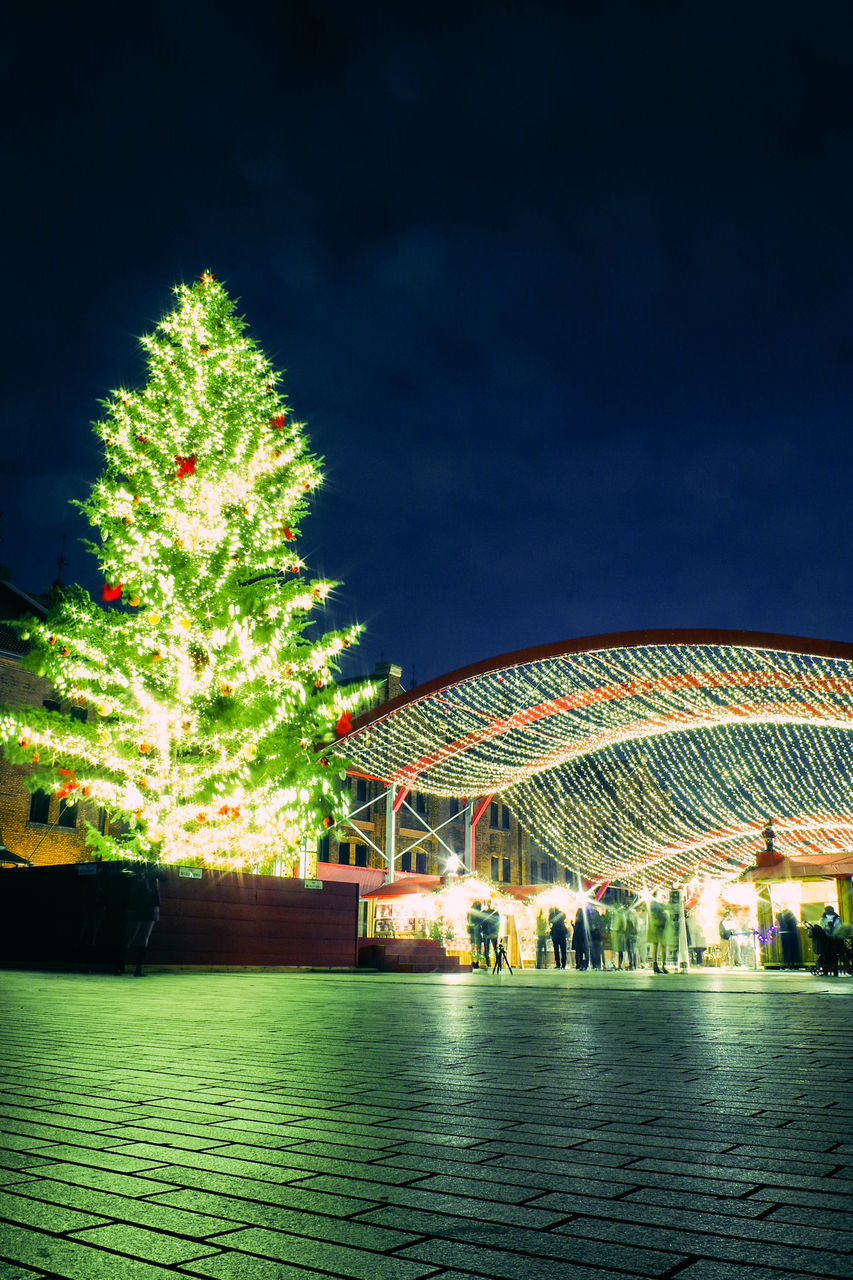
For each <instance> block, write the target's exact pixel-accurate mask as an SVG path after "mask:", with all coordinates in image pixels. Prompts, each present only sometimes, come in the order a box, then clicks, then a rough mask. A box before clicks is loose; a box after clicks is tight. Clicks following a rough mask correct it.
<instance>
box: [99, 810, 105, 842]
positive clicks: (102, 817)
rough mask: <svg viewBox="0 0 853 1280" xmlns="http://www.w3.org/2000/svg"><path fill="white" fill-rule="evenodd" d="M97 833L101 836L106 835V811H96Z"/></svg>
mask: <svg viewBox="0 0 853 1280" xmlns="http://www.w3.org/2000/svg"><path fill="white" fill-rule="evenodd" d="M98 831H99V832H100V834H101V835H102V836H105V835H106V834H107V811H106V809H99V810H98Z"/></svg>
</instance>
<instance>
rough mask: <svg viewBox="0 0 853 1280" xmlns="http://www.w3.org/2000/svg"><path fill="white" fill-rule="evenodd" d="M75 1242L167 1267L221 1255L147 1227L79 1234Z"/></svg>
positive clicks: (112, 1226)
mask: <svg viewBox="0 0 853 1280" xmlns="http://www.w3.org/2000/svg"><path fill="white" fill-rule="evenodd" d="M71 1238H72V1239H74V1240H84V1241H86V1243H87V1244H94V1245H97V1246H98V1247H99V1248H101V1249H114V1250H115V1252H116V1253H126V1254H128V1255H130V1257H132V1258H143V1259H145V1260H146V1261H148V1260H150V1261H152V1262H162V1263H164V1265H166V1266H169V1265H171V1264H172V1263H175V1262H187V1261H189V1260H190V1259H191V1258H206V1257H210V1255H211V1254H214V1253H218V1252H219V1250H218V1249H216V1248H212V1247H210V1246H209V1245H203V1244H199V1243H198V1242H197V1241H194V1240H183V1239H181V1238H180V1237H179V1236H172V1235H166V1234H165V1233H164V1232H163V1231H149V1230H147V1229H146V1228H145V1227H136V1226H130V1225H129V1224H128V1223H124V1222H113V1223H110V1224H109V1225H108V1226H104V1227H92V1228H90V1229H89V1230H86V1231H75V1232H74V1234H73V1236H72V1237H71ZM119 1265H120V1266H121V1265H123V1264H119Z"/></svg>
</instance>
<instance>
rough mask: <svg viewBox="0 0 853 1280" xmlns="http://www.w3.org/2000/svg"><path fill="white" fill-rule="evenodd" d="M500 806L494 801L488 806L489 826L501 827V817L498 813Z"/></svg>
mask: <svg viewBox="0 0 853 1280" xmlns="http://www.w3.org/2000/svg"><path fill="white" fill-rule="evenodd" d="M499 809H500V805H499V804H495V803H494V801H493V802H492V803H491V804H490V805H489V826H490V827H499V826H500V825H501V815H500V813H499Z"/></svg>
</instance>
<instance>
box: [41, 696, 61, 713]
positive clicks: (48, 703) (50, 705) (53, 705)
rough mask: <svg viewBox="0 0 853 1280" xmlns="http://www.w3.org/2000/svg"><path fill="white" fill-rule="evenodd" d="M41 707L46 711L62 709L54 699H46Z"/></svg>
mask: <svg viewBox="0 0 853 1280" xmlns="http://www.w3.org/2000/svg"><path fill="white" fill-rule="evenodd" d="M41 705H42V706H43V707H44V709H45V711H59V709H60V708H59V703H58V702H56V701H55V700H54V699H53V698H45V700H44V702H43V703H42V704H41Z"/></svg>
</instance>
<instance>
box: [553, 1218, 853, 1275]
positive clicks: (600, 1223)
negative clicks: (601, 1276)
mask: <svg viewBox="0 0 853 1280" xmlns="http://www.w3.org/2000/svg"><path fill="white" fill-rule="evenodd" d="M555 1232H557V1233H559V1234H566V1235H578V1236H581V1237H582V1238H583V1239H585V1240H590V1239H593V1240H601V1241H606V1242H608V1243H611V1244H612V1243H616V1244H620V1245H623V1244H634V1245H648V1246H650V1247H655V1246H657V1247H658V1248H666V1247H667V1246H669V1247H670V1248H672V1249H675V1250H680V1251H681V1252H683V1253H685V1254H687V1255H692V1256H694V1257H696V1256H699V1257H701V1256H702V1255H703V1254H705V1255H707V1256H709V1257H712V1258H719V1259H721V1260H722V1261H730V1262H737V1261H743V1262H749V1263H752V1264H754V1265H767V1264H770V1265H773V1266H776V1267H790V1268H793V1269H794V1270H796V1271H805V1272H810V1273H811V1274H812V1275H819V1276H827V1277H829V1276H833V1277H844V1278H845V1280H847V1278H849V1277H853V1258H850V1257H845V1256H843V1255H842V1254H839V1253H830V1252H827V1251H825V1250H824V1249H822V1248H819V1247H817V1245H818V1243H819V1238H815V1236H814V1234H813V1237H812V1239H813V1247H812V1248H810V1249H798V1248H794V1247H792V1246H790V1245H784V1246H780V1245H777V1244H773V1243H769V1242H768V1241H766V1240H762V1241H757V1240H754V1239H752V1238H746V1237H744V1236H743V1234H742V1233H741V1232H738V1233H737V1235H736V1236H735V1237H734V1238H730V1237H729V1236H727V1235H710V1234H709V1235H698V1234H696V1233H693V1232H690V1231H681V1230H678V1229H677V1228H675V1227H666V1228H658V1227H655V1226H652V1225H651V1224H650V1223H648V1222H646V1223H642V1224H633V1223H626V1222H607V1221H604V1220H602V1219H600V1218H588V1217H584V1218H573V1219H572V1221H571V1222H566V1223H564V1224H563V1225H562V1226H560V1227H556V1228H555Z"/></svg>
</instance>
